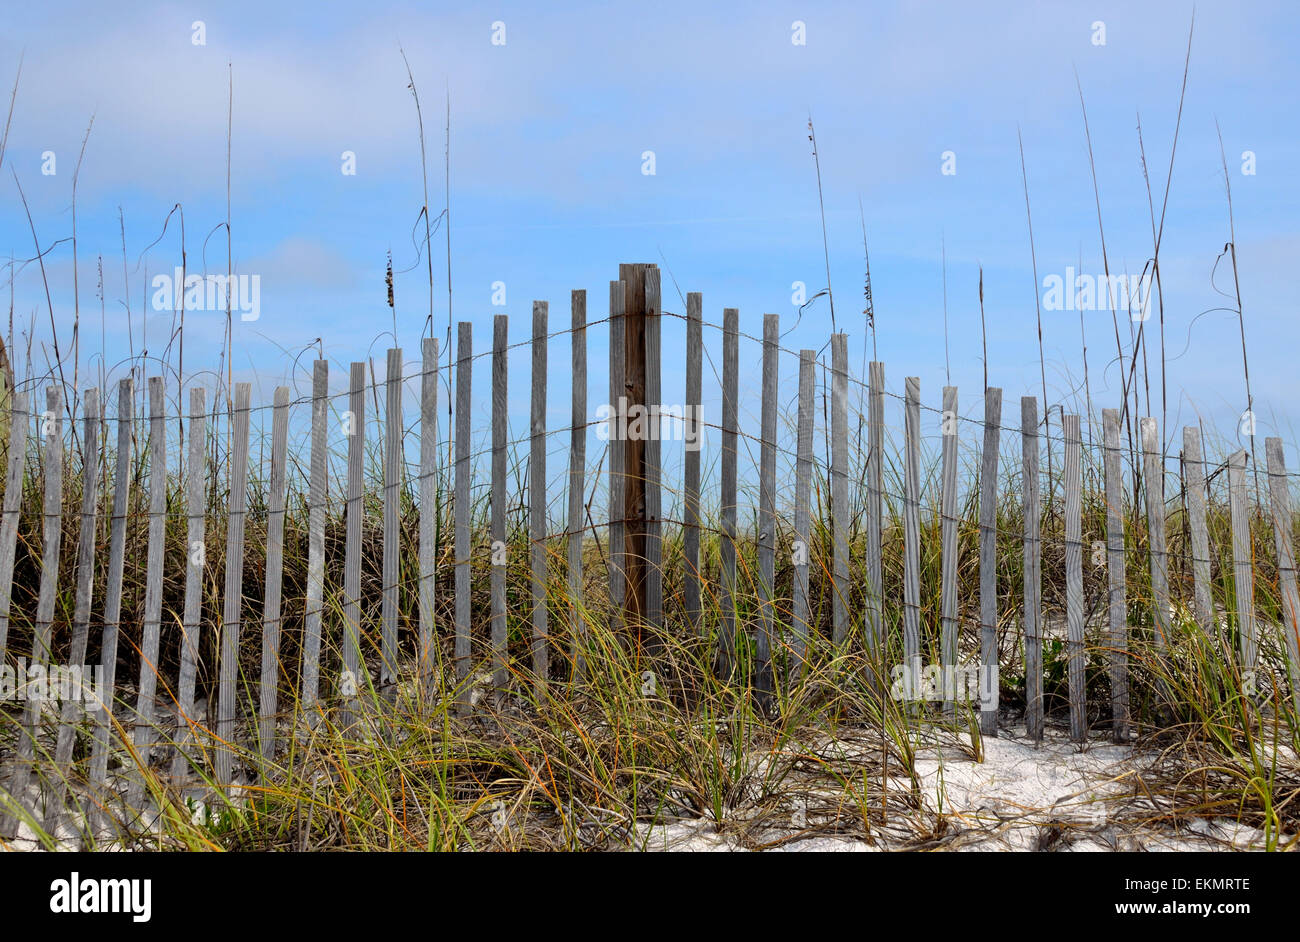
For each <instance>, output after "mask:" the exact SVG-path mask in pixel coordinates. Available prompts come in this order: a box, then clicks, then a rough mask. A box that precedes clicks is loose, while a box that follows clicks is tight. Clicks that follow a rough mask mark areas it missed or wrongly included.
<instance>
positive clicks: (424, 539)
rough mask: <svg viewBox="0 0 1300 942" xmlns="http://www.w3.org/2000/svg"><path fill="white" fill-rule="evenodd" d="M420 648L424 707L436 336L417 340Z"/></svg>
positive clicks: (433, 588)
mask: <svg viewBox="0 0 1300 942" xmlns="http://www.w3.org/2000/svg"><path fill="white" fill-rule="evenodd" d="M420 352H421V354H422V357H423V369H422V370H421V373H420V378H421V379H420V549H419V555H420V590H419V605H420V648H419V658H420V660H419V664H418V665H417V667H416V671H417V689H418V691H419V695H420V697H421V699H422V701H423V705H424V706H425V707H426V708H427V707H428V705H429V704H431V703H432V702H433V697H434V694H435V690H436V685H437V683H438V680H439V678H438V675H437V667H438V662H439V660H440V659H439V657H438V648H437V638H436V637H435V634H434V627H435V626H434V610H435V609H434V604H435V602H436V600H437V567H438V522H439V521H438V338H437V337H425V338H424V339H423V340H422V341H421V342H420Z"/></svg>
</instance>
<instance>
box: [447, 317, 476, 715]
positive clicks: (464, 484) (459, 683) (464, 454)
mask: <svg viewBox="0 0 1300 942" xmlns="http://www.w3.org/2000/svg"><path fill="white" fill-rule="evenodd" d="M473 337H474V327H473V325H472V324H471V323H470V322H469V321H460V322H459V323H458V324H457V325H456V483H455V488H456V495H455V504H456V641H455V646H454V648H453V652H452V660H453V663H454V664H455V668H456V687H457V695H456V702H457V705H458V707H459V709H460V710H461V711H464V710H466V709H468V707H469V703H470V691H469V683H468V680H469V612H470V607H469V605H470V598H469V591H470V589H469V562H470V544H469V514H470V506H469V488H470V466H469V434H470V433H469V429H470V392H471V389H472V385H471V383H472V379H473V376H472V372H471V371H472V369H473V364H474V353H473V350H472V344H473Z"/></svg>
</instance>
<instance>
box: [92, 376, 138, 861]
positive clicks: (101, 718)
mask: <svg viewBox="0 0 1300 942" xmlns="http://www.w3.org/2000/svg"><path fill="white" fill-rule="evenodd" d="M133 388H134V383H133V382H132V381H131V380H129V379H124V380H121V381H120V382H118V384H117V455H116V464H115V467H114V472H113V517H112V520H111V521H110V523H109V533H108V573H107V575H106V576H105V579H104V630H103V634H102V636H101V641H100V655H99V663H100V664H101V665H103V668H104V681H103V689H104V692H105V696H104V698H103V699H101V700H100V701H99V703H97V704H96V718H95V745H94V748H93V750H92V751H91V755H90V787H91V790H92V792H93V793H94V800H95V802H96V806H95V810H94V813H93V814H92V815H91V817H92V819H93V824H92V825H91V827H90V828H88V829H87V830H88V835H89V836H90V837H91V838H92V841H91V842H92V843H93V839H94V837H95V835H96V834H97V833H98V832H99V831H100V830H101V829H102V828H104V827H105V826H106V825H107V823H108V820H109V808H108V802H109V792H108V789H107V788H106V787H105V785H106V782H107V779H108V751H109V741H110V737H111V735H112V732H113V708H114V704H115V702H116V700H117V697H116V689H117V687H116V685H117V641H118V635H119V633H120V623H121V617H122V573H123V570H124V569H125V567H126V515H127V505H128V501H129V498H130V496H131V425H132V423H133V422H134V421H135V394H134V391H133Z"/></svg>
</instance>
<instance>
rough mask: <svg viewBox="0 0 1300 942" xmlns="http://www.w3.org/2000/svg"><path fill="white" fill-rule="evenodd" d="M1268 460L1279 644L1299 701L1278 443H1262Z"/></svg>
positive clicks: (1287, 509) (1291, 550)
mask: <svg viewBox="0 0 1300 942" xmlns="http://www.w3.org/2000/svg"><path fill="white" fill-rule="evenodd" d="M1264 453H1265V455H1266V457H1267V459H1268V492H1269V503H1270V509H1271V510H1272V516H1273V542H1274V544H1275V545H1276V548H1277V581H1278V586H1279V588H1281V590H1282V624H1281V625H1280V626H1279V629H1280V630H1281V632H1282V640H1283V642H1284V643H1285V645H1286V653H1287V668H1288V673H1289V675H1290V678H1291V696H1292V697H1293V698H1294V697H1300V590H1297V587H1296V565H1295V543H1294V540H1293V538H1292V534H1291V522H1292V515H1291V485H1290V482H1289V481H1288V480H1287V476H1286V460H1285V459H1284V458H1283V456H1282V439H1280V438H1267V439H1265V440H1264Z"/></svg>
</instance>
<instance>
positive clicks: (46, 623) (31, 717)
mask: <svg viewBox="0 0 1300 942" xmlns="http://www.w3.org/2000/svg"><path fill="white" fill-rule="evenodd" d="M41 438H42V440H43V443H44V446H45V448H44V457H43V459H42V462H41V464H42V468H43V470H44V473H45V474H44V476H45V493H44V497H43V500H42V506H41V519H42V533H41V580H40V594H39V596H38V597H37V602H36V624H35V629H36V630H35V632H34V634H33V637H32V661H33V662H34V663H37V664H41V665H44V666H48V665H49V664H50V663H51V661H52V660H53V658H52V656H51V655H52V652H53V632H54V606H55V602H56V601H57V595H58V581H59V550H60V546H61V543H62V538H63V393H62V390H61V389H60V388H59V387H58V386H49V387H47V388H46V390H45V413H44V415H42V416H41ZM25 693H26V700H25V702H24V704H23V728H22V730H21V731H20V732H19V734H18V745H17V748H16V749H15V756H14V769H13V773H12V774H11V776H10V778H9V782H10V785H9V794H10V796H11V797H12V799H13V801H14V802H15V804H16V805H17V807H18V808H21V807H22V806H23V804H24V802H25V801H26V799H27V786H28V783H29V782H30V781H31V773H32V771H33V766H34V765H35V762H36V753H37V748H36V738H37V735H38V730H39V729H40V727H41V724H42V716H41V714H42V706H41V700H42V699H43V696H42V694H43V691H42V690H40V689H39V688H36V689H34V690H29V691H26V692H25ZM37 781H38V782H39V781H40V777H39V776H38V777H37ZM37 791H38V795H39V791H40V789H39V787H38V789H37ZM37 800H38V801H39V797H38V799H37ZM32 810H33V812H36V807H35V805H33V809H32ZM33 816H35V814H33ZM17 828H18V811H17V808H16V809H15V811H14V812H13V813H12V814H10V815H8V816H2V817H0V835H4V836H5V837H11V836H12V835H14V834H16V833H17Z"/></svg>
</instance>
